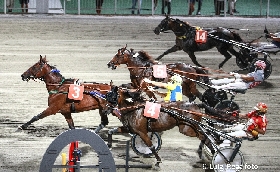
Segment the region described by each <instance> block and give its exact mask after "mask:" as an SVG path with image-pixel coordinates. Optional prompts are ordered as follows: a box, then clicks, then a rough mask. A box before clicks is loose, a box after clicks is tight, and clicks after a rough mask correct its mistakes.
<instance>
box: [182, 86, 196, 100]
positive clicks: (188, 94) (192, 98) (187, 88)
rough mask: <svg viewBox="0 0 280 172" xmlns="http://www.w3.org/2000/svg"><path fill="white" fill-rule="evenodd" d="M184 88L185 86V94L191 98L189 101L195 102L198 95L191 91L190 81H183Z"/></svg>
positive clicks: (183, 91)
mask: <svg viewBox="0 0 280 172" xmlns="http://www.w3.org/2000/svg"><path fill="white" fill-rule="evenodd" d="M182 88H183V90H182V93H183V95H185V96H187V97H188V98H189V102H193V101H194V100H195V98H196V97H195V96H194V95H193V94H192V93H191V91H190V87H189V85H188V83H187V82H183V84H182Z"/></svg>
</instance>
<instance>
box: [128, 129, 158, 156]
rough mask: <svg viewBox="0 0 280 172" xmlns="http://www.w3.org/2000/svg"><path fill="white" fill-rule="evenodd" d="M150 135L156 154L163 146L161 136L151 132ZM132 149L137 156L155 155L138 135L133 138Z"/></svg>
mask: <svg viewBox="0 0 280 172" xmlns="http://www.w3.org/2000/svg"><path fill="white" fill-rule="evenodd" d="M148 135H149V137H150V138H151V141H152V143H153V146H155V149H156V152H158V151H159V150H160V148H161V144H162V140H161V137H160V135H159V134H158V133H157V132H149V133H148ZM131 147H132V150H133V151H134V152H135V153H136V154H137V155H141V156H151V155H153V153H152V151H151V150H150V149H149V147H148V146H147V145H146V144H145V143H144V142H143V140H142V139H141V137H140V136H139V135H137V134H134V135H133V136H132V137H131Z"/></svg>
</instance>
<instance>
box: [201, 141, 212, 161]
mask: <svg viewBox="0 0 280 172" xmlns="http://www.w3.org/2000/svg"><path fill="white" fill-rule="evenodd" d="M202 152H203V153H204V155H205V157H206V158H207V159H208V160H211V159H212V158H213V154H212V153H211V150H210V149H209V148H208V147H207V146H206V145H205V144H204V145H203V147H202Z"/></svg>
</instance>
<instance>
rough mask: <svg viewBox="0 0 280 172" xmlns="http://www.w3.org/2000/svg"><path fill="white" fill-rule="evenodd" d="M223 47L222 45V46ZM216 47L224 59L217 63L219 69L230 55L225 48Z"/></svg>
mask: <svg viewBox="0 0 280 172" xmlns="http://www.w3.org/2000/svg"><path fill="white" fill-rule="evenodd" d="M223 48H224V47H223ZM223 48H221V49H218V51H219V52H220V53H221V54H222V55H224V56H225V60H224V61H222V63H220V64H219V69H220V68H222V67H223V66H224V64H225V63H226V62H227V61H228V60H229V59H230V58H231V55H230V54H229V53H228V52H227V50H225V49H223Z"/></svg>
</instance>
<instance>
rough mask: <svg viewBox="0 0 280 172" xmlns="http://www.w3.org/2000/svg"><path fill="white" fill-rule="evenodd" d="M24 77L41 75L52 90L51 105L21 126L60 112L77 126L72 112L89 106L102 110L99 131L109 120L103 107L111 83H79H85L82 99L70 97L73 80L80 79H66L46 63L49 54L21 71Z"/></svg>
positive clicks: (50, 90) (32, 77)
mask: <svg viewBox="0 0 280 172" xmlns="http://www.w3.org/2000/svg"><path fill="white" fill-rule="evenodd" d="M21 78H22V80H23V81H29V80H30V79H40V80H42V81H44V82H45V84H46V88H47V91H48V93H49V98H48V108H47V109H45V110H44V111H43V112H41V113H39V114H38V115H37V116H34V117H33V118H32V119H31V120H30V121H28V122H27V123H25V124H23V125H21V126H20V127H19V129H21V130H24V129H26V128H27V127H28V126H29V125H30V124H31V123H33V122H35V121H37V120H39V119H43V118H45V117H47V116H50V115H54V114H56V113H61V114H62V115H63V116H64V117H65V119H66V121H67V123H68V126H69V128H70V129H74V128H75V126H74V122H73V119H72V116H71V113H79V112H83V111H89V110H95V109H98V110H99V114H100V116H101V124H100V125H99V127H98V128H97V129H96V131H97V132H98V131H99V130H100V129H101V128H102V127H104V126H106V125H107V124H108V117H107V114H106V113H105V111H104V109H105V106H106V104H107V101H106V100H105V99H106V98H105V97H106V96H105V94H106V93H107V92H108V91H110V90H111V86H110V85H108V84H101V83H80V85H81V86H84V92H83V99H82V100H72V99H69V98H68V96H67V94H68V93H69V87H70V85H71V84H74V82H75V83H77V84H79V83H78V82H77V80H75V79H65V78H64V77H63V76H62V75H61V74H60V73H59V70H57V69H56V68H55V67H53V66H51V65H49V64H48V63H47V60H46V57H44V58H42V56H40V60H39V62H37V63H35V64H34V65H33V66H31V67H30V68H29V69H28V70H27V71H26V72H24V73H23V74H22V75H21Z"/></svg>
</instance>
